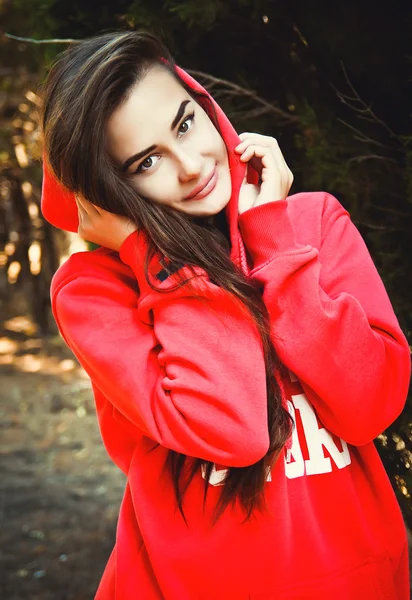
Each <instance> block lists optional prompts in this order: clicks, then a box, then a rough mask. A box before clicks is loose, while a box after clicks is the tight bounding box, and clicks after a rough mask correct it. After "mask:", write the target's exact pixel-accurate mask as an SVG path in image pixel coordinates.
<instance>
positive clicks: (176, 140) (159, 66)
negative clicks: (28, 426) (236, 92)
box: [42, 32, 410, 600]
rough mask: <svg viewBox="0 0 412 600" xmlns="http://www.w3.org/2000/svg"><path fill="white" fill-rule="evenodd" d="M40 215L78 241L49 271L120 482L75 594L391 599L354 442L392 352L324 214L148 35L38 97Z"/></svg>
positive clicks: (119, 36)
mask: <svg viewBox="0 0 412 600" xmlns="http://www.w3.org/2000/svg"><path fill="white" fill-rule="evenodd" d="M43 129H44V140H45V176H44V186H43V198H42V208H43V212H44V215H45V217H46V218H47V219H48V220H49V221H50V222H51V223H53V224H54V225H56V226H57V227H61V228H64V229H67V230H70V231H79V233H80V235H81V236H83V237H84V238H86V239H88V240H91V241H93V242H95V243H97V244H99V245H100V246H101V247H100V248H99V249H97V250H95V251H93V252H82V253H78V254H75V255H73V256H71V257H70V259H69V260H68V261H67V262H66V263H65V264H64V265H63V266H62V267H61V268H60V269H59V270H58V272H57V273H56V275H55V277H54V280H53V283H52V303H53V311H54V315H55V318H56V321H57V323H58V326H59V328H60V331H61V333H62V335H63V336H64V339H65V340H66V342H67V344H68V345H69V347H70V348H71V349H72V350H73V352H74V354H75V355H76V356H77V358H78V359H79V361H80V363H81V364H82V365H83V367H84V368H85V370H86V371H87V372H88V374H89V375H90V378H91V381H92V385H93V390H94V395H95V400H96V407H97V415H98V419H99V424H100V428H101V433H102V437H103V440H104V443H105V445H106V447H107V451H108V453H109V455H110V456H111V457H112V459H113V460H114V462H115V463H116V464H117V465H118V466H119V468H120V469H122V470H123V471H124V473H125V474H126V476H127V485H126V489H125V494H124V498H123V501H122V505H121V509H120V515H119V522H118V530H117V540H116V545H115V548H114V550H113V553H112V555H111V557H110V559H109V562H108V565H107V567H106V570H105V572H104V575H103V579H102V581H101V583H100V586H99V589H98V592H97V595H96V598H97V599H98V600H109V599H110V600H114V599H115V600H132V599H135V598H139V599H141V600H161V599H166V600H200V599H207V600H211V599H214V600H231V599H233V600H243V599H244V600H246V599H253V600H257V599H259V600H269V599H275V598H276V600H301V599H305V600H315V599H316V600H327V599H328V600H329V599H330V598H334V600H361V599H362V600H378V599H379V600H407V598H409V592H408V589H409V587H408V557H407V542H406V535H405V527H404V524H403V520H402V517H401V514H400V510H399V508H398V505H397V502H396V499H395V495H394V493H393V491H392V489H391V486H390V483H389V481H388V478H387V476H386V473H385V471H384V469H383V466H382V464H381V461H380V459H379V457H378V454H377V451H376V449H375V447H374V444H373V439H374V438H375V437H376V435H378V434H379V433H380V432H381V431H383V430H384V429H385V428H386V427H387V426H388V425H389V424H390V423H391V422H392V421H393V420H394V419H395V418H396V417H397V416H398V415H399V413H400V412H401V410H402V407H403V404H404V401H405V397H406V393H407V388H408V381H409V369H410V362H409V351H408V344H407V342H406V340H405V338H404V336H403V334H402V332H401V330H400V328H399V325H398V322H397V320H396V317H395V315H394V313H393V310H392V308H391V304H390V302H389V299H388V296H387V294H386V292H385V289H384V286H383V284H382V281H381V279H380V278H379V275H378V273H377V271H376V269H375V267H374V265H373V263H372V260H371V258H370V256H369V254H368V251H367V249H366V247H365V244H364V243H363V241H362V239H361V237H360V235H359V233H358V232H357V230H356V228H355V227H354V225H353V224H352V223H351V221H350V218H349V215H348V213H347V212H346V211H345V210H344V209H343V207H342V206H341V205H340V204H339V202H338V201H337V200H336V199H335V198H334V197H332V196H330V195H329V194H327V193H323V192H316V193H300V194H295V195H293V196H291V197H288V198H287V196H288V192H289V189H290V186H291V182H292V175H291V172H290V170H289V168H288V167H287V165H286V163H285V161H284V158H283V156H282V153H281V151H280V149H279V146H278V144H277V142H276V140H274V139H272V138H269V137H266V136H262V135H257V134H254V133H245V134H242V135H241V136H238V135H237V133H236V132H235V130H234V129H233V127H232V125H231V124H230V122H229V121H228V119H227V118H226V116H225V115H224V113H223V112H222V111H221V109H220V108H219V107H218V106H217V105H216V103H215V102H214V101H213V99H212V98H211V97H210V96H209V95H208V94H207V92H206V91H205V90H204V89H203V88H202V87H201V86H200V85H199V84H198V83H197V82H196V81H194V80H193V79H192V78H191V77H189V76H188V75H187V74H186V73H185V72H184V71H182V70H181V69H179V68H178V67H176V66H175V65H174V63H173V61H172V58H171V57H170V55H169V54H168V52H167V50H166V49H165V48H164V47H163V46H162V45H161V44H160V42H158V41H157V40H156V38H154V37H153V36H151V35H149V34H144V33H124V32H121V33H114V34H105V35H102V36H99V37H96V38H93V39H89V40H86V41H84V42H82V43H80V44H78V45H76V46H73V47H71V48H70V49H68V50H67V51H66V52H65V53H64V54H63V55H62V56H61V57H60V58H59V60H58V61H57V62H56V63H55V65H54V66H53V67H52V69H51V71H50V73H49V76H48V80H47V83H46V85H45V89H44V115H43Z"/></svg>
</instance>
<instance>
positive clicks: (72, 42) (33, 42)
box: [4, 33, 81, 44]
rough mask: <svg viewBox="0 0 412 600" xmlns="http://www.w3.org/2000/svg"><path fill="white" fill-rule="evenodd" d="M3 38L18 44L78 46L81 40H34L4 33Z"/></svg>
mask: <svg viewBox="0 0 412 600" xmlns="http://www.w3.org/2000/svg"><path fill="white" fill-rule="evenodd" d="M4 35H5V37H7V38H10V39H11V40H17V41H18V42H30V44H78V43H79V42H81V40H74V39H71V38H67V39H50V40H36V39H34V38H26V37H20V36H18V35H12V34H11V33H5V34H4Z"/></svg>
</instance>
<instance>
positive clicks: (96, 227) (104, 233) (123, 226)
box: [76, 196, 137, 252]
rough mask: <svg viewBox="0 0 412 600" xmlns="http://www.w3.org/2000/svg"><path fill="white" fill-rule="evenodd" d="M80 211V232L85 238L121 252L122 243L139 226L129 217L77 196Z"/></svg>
mask: <svg viewBox="0 0 412 600" xmlns="http://www.w3.org/2000/svg"><path fill="white" fill-rule="evenodd" d="M76 203H77V209H78V213H79V229H78V234H79V235H80V237H82V238H83V239H85V240H87V241H89V242H93V243H94V244H97V245H99V246H105V247H106V248H110V249H111V250H115V251H116V252H119V250H120V247H121V245H122V244H123V242H124V241H125V239H126V238H127V237H129V235H130V234H131V233H133V231H136V229H137V227H136V225H135V224H134V223H132V221H131V220H130V219H128V218H127V217H121V216H119V215H114V214H113V213H110V212H108V211H106V210H103V209H102V208H98V207H97V206H95V205H94V204H92V203H91V202H89V201H88V200H86V199H85V198H81V197H79V196H76Z"/></svg>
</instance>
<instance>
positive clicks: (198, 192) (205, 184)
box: [185, 165, 217, 200]
mask: <svg viewBox="0 0 412 600" xmlns="http://www.w3.org/2000/svg"><path fill="white" fill-rule="evenodd" d="M216 183H217V174H216V165H215V167H214V169H213V172H212V173H211V174H210V175H208V176H207V177H205V178H204V179H203V181H201V182H200V183H199V185H197V186H196V187H195V188H194V190H192V192H191V193H190V194H189V196H186V198H185V200H202V198H205V197H206V196H208V195H209V194H210V192H212V191H213V190H214V189H215V187H216Z"/></svg>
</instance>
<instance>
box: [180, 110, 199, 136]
mask: <svg viewBox="0 0 412 600" xmlns="http://www.w3.org/2000/svg"><path fill="white" fill-rule="evenodd" d="M194 120H195V113H192V114H191V115H188V116H187V117H186V119H185V120H184V121H182V123H181V124H180V127H179V134H184V133H187V132H188V131H189V130H190V129H191V128H192V127H193V121H194Z"/></svg>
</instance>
